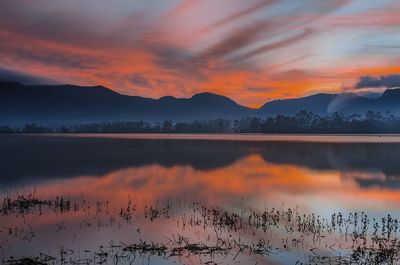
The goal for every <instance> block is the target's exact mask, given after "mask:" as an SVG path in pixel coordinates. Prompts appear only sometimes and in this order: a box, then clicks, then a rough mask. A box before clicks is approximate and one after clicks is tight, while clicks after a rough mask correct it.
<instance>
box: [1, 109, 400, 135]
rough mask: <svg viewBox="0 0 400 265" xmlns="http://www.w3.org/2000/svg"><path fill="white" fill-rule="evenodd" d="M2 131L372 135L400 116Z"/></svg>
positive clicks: (5, 129)
mask: <svg viewBox="0 0 400 265" xmlns="http://www.w3.org/2000/svg"><path fill="white" fill-rule="evenodd" d="M0 133H321V134H324V133H326V134H335V133H337V134H369V133H400V117H398V116H394V115H393V114H390V113H386V114H385V115H383V114H381V113H380V112H374V111H368V112H367V113H366V114H365V115H359V114H353V115H344V114H341V113H333V114H332V115H330V116H320V115H317V114H314V113H312V112H307V111H300V112H298V113H297V114H296V115H292V116H289V115H277V116H275V117H268V118H266V119H261V118H256V117H249V118H243V119H238V120H228V119H215V120H207V121H191V122H173V121H171V120H167V121H164V122H161V123H150V122H146V121H142V120H141V121H112V122H94V123H82V124H75V125H64V126H59V127H47V126H42V125H39V124H35V123H32V124H26V125H25V126H22V127H11V126H0Z"/></svg>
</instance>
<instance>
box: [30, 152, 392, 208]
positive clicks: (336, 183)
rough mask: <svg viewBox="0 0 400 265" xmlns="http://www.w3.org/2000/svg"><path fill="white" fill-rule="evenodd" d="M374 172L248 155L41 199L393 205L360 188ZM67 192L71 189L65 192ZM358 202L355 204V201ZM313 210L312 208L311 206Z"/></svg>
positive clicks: (82, 186)
mask: <svg viewBox="0 0 400 265" xmlns="http://www.w3.org/2000/svg"><path fill="white" fill-rule="evenodd" d="M385 180H386V179H385V176H384V175H383V174H382V173H381V174H378V173H377V172H371V173H367V172H363V171H361V172H358V171H340V170H333V169H331V170H326V169H324V170H317V169H309V168H305V167H301V166H296V165H290V164H272V163H268V162H266V161H265V160H264V159H263V158H262V157H261V156H260V155H258V154H252V155H248V156H246V157H244V158H241V159H240V160H238V161H236V162H234V163H232V164H231V165H228V166H225V167H222V168H217V169H214V170H207V171H204V170H196V169H194V168H193V167H191V166H178V165H176V166H171V167H164V166H160V165H148V166H140V167H132V168H127V169H121V170H116V171H113V172H111V173H109V174H105V175H103V176H101V177H78V178H74V179H64V180H62V181H60V182H57V181H54V182H52V183H47V184H42V185H39V186H37V189H38V190H39V191H41V192H42V193H44V194H51V193H54V192H59V191H63V192H65V193H66V194H69V195H71V196H77V197H78V196H81V195H82V194H84V196H85V197H88V198H92V199H94V198H104V199H107V200H110V201H114V202H115V203H116V204H117V205H118V203H125V202H126V200H127V198H128V197H130V198H137V199H139V200H141V199H143V198H144V199H146V200H148V201H159V202H163V201H165V200H167V199H175V198H185V200H187V201H198V200H200V201H203V202H205V203H209V204H213V203H215V202H224V203H227V204H228V205H229V204H230V205H238V204H239V203H240V202H241V198H243V199H244V200H245V202H246V203H249V204H252V205H258V204H259V205H261V204H262V203H263V202H266V204H267V206H276V205H281V204H282V202H285V204H287V205H299V206H301V207H309V206H310V205H314V204H313V203H310V202H311V200H317V201H318V200H321V201H322V200H323V201H328V202H329V201H331V202H332V203H334V204H336V205H341V206H343V207H349V208H352V207H354V208H357V207H362V206H363V205H364V204H365V205H366V206H368V207H369V206H372V207H375V206H377V205H382V204H386V203H396V202H397V201H398V200H399V199H400V192H398V191H396V190H395V189H388V188H385V187H384V185H372V186H367V185H362V184H363V183H365V182H366V181H383V182H384V181H385ZM66 187H75V188H74V189H68V188H66ZM355 197H357V200H354V198H355ZM310 207H311V206H310Z"/></svg>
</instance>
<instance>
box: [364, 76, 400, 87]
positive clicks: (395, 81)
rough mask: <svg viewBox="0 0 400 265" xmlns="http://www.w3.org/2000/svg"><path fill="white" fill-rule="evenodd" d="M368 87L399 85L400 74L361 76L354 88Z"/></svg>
mask: <svg viewBox="0 0 400 265" xmlns="http://www.w3.org/2000/svg"><path fill="white" fill-rule="evenodd" d="M369 87H387V88H392V87H400V75H386V76H381V77H379V78H377V77H373V76H362V77H360V81H358V83H357V84H356V88H369Z"/></svg>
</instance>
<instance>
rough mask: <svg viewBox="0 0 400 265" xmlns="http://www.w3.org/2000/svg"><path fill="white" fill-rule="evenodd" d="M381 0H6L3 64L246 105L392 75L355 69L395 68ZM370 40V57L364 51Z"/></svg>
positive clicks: (395, 42) (393, 42)
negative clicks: (88, 0)
mask: <svg viewBox="0 0 400 265" xmlns="http://www.w3.org/2000/svg"><path fill="white" fill-rule="evenodd" d="M388 1H389V3H382V4H381V3H366V2H360V1H351V0H331V1H320V0H305V1H286V0H249V1H240V0H229V1H212V0H193V1H192V0H190V1H189V0H185V1H178V2H177V1H173V0H162V1H161V0H149V1H129V2H126V1H115V2H113V3H112V4H111V3H110V2H109V1H105V0H98V1H96V5H89V4H87V3H86V4H85V3H83V2H74V3H73V2H71V1H51V0H38V1H35V2H31V1H25V0H18V1H14V0H4V1H1V2H0V68H10V69H13V70H15V71H17V72H21V73H26V74H27V75H32V76H44V77H47V78H49V79H55V80H57V81H58V82H60V83H76V84H82V85H96V84H100V85H104V86H108V87H110V88H112V89H114V90H116V91H118V92H121V93H124V94H131V95H141V96H151V97H161V96H164V95H173V96H178V97H179V96H184V97H188V96H191V95H192V94H195V93H199V92H202V91H210V92H215V93H220V94H224V95H226V96H229V97H231V98H233V99H235V100H236V101H237V102H239V103H241V104H245V105H249V106H259V105H261V104H263V103H264V101H265V99H267V98H268V99H273V98H285V97H295V96H302V95H307V94H312V93H318V92H337V91H340V90H341V89H342V87H343V86H344V85H346V84H351V85H348V86H349V87H351V86H353V87H354V86H355V85H354V84H356V85H357V86H358V85H360V86H361V85H371V84H372V83H374V84H378V83H379V84H384V85H389V84H390V85H393V82H394V81H393V80H394V79H395V78H394V77H391V78H389V77H387V78H389V79H387V78H386V79H382V78H378V79H369V80H366V79H365V80H361V81H363V82H361V81H360V80H359V77H360V76H392V75H396V74H399V73H400V66H399V65H398V63H397V62H398V58H396V56H395V55H393V52H391V53H388V52H386V53H385V52H383V50H384V49H387V48H385V47H397V46H399V45H400V39H398V38H397V37H396V34H394V32H396V27H397V26H398V25H400V21H399V19H398V17H400V14H399V11H398V10H399V9H398V8H397V9H396V8H395V6H396V2H395V1H394V0H393V1H392V2H391V1H390V0H388ZM383 29H384V30H383ZM386 32H387V33H386ZM371 36H373V38H371ZM372 41H375V43H372ZM368 45H370V46H373V47H375V48H374V56H366V55H365V52H364V53H363V52H362V51H365V47H366V46H368ZM392 50H393V49H392ZM367 81H368V82H367ZM396 82H397V81H396ZM357 83H360V84H357ZM367 83H368V84H367ZM263 88H268V89H263Z"/></svg>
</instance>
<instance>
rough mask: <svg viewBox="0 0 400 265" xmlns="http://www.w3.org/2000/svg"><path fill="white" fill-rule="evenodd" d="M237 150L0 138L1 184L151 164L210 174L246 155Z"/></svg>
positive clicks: (195, 144) (198, 144) (219, 145)
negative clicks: (203, 171) (0, 155)
mask: <svg viewBox="0 0 400 265" xmlns="http://www.w3.org/2000/svg"><path fill="white" fill-rule="evenodd" d="M238 145H239V143H234V142H230V143H227V142H210V141H190V140H189V141H185V140H179V141H176V140H175V141H168V140H126V139H99V138H79V137H58V136H55V137H47V136H38V135H37V136H22V135H17V136H12V135H10V136H7V135H3V136H2V137H1V138H0V150H1V152H2V158H1V159H0V168H1V176H3V177H2V178H1V181H3V182H4V181H14V180H17V179H22V178H29V177H34V178H45V177H69V176H79V175H104V174H106V173H108V172H111V171H114V170H118V169H121V168H127V167H138V166H144V165H150V164H160V165H162V166H166V167H169V166H174V165H182V166H184V165H190V166H192V167H194V168H196V169H200V170H207V169H214V168H219V167H223V166H226V165H229V164H231V163H233V162H235V160H237V159H239V158H241V157H243V156H245V155H246V148H240V147H238Z"/></svg>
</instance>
